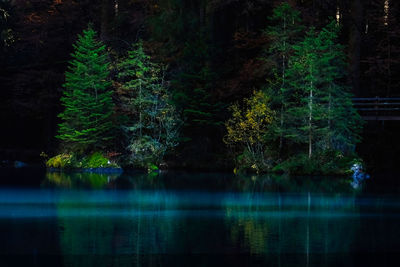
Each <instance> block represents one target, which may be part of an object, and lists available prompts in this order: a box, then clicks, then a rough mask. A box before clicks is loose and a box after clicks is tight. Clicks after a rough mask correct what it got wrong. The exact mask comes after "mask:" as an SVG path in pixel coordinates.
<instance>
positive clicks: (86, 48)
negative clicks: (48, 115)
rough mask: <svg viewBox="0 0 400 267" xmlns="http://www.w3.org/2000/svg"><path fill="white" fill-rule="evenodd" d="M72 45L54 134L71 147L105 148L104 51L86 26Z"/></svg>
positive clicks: (108, 111)
mask: <svg viewBox="0 0 400 267" xmlns="http://www.w3.org/2000/svg"><path fill="white" fill-rule="evenodd" d="M74 49H75V52H74V53H73V54H72V55H71V56H72V57H73V59H72V60H71V61H70V66H69V70H68V71H67V72H66V73H65V84H64V88H65V90H64V92H63V97H62V98H61V103H62V105H63V106H64V107H65V110H64V111H63V112H62V113H61V114H59V117H60V118H61V119H62V121H63V122H62V123H61V124H59V127H60V128H59V135H57V138H59V139H61V140H63V141H64V142H65V144H66V149H67V150H71V151H81V152H82V151H86V150H96V149H101V148H105V147H106V146H107V144H108V142H109V141H110V140H111V139H112V138H113V137H112V129H113V125H112V114H113V102H112V98H111V95H112V90H111V89H110V85H111V82H110V81H109V80H108V76H109V70H108V66H109V63H108V55H107V53H106V49H105V46H104V45H103V44H102V43H101V42H100V41H97V40H96V32H95V31H94V30H93V29H92V28H91V27H90V26H89V28H88V29H87V30H84V31H83V35H79V36H78V41H77V42H76V44H75V45H74Z"/></svg>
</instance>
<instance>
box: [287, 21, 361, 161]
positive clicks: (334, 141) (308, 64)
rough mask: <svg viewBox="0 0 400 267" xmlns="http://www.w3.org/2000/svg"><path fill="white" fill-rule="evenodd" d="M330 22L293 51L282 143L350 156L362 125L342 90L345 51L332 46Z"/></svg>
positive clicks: (333, 30) (334, 42)
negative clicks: (327, 150) (343, 153)
mask: <svg viewBox="0 0 400 267" xmlns="http://www.w3.org/2000/svg"><path fill="white" fill-rule="evenodd" d="M338 33H339V28H338V26H337V25H336V22H335V21H332V22H331V23H330V24H329V25H327V26H326V27H325V28H323V29H322V30H321V31H319V32H317V31H316V30H315V29H314V28H310V29H309V31H308V32H307V34H306V36H305V38H304V40H303V41H301V42H299V43H298V44H296V45H295V46H294V50H295V53H294V55H293V57H292V59H291V62H292V63H291V65H290V66H289V69H288V80H289V81H290V87H291V88H290V92H291V97H290V98H288V99H287V100H286V101H285V102H286V104H287V114H286V117H287V127H286V129H285V131H284V135H285V137H286V138H287V139H288V140H289V141H290V142H292V143H295V144H307V146H308V154H309V157H311V156H312V153H313V150H326V149H334V150H339V151H342V152H349V153H350V152H352V151H354V147H355V144H356V143H357V142H358V141H359V135H358V133H359V132H360V129H361V125H362V121H361V118H360V116H359V115H358V113H357V112H356V111H355V109H354V108H353V106H352V103H351V95H350V94H349V92H348V87H346V86H345V85H344V84H343V82H342V81H343V80H344V79H343V78H344V76H345V73H344V70H345V69H346V67H345V63H344V59H345V54H344V49H343V47H342V46H341V45H340V44H338V43H337V38H338Z"/></svg>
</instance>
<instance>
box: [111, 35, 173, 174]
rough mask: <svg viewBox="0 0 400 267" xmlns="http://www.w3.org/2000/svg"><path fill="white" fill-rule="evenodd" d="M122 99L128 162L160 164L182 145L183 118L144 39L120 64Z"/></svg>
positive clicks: (143, 164) (120, 98) (139, 164)
mask: <svg viewBox="0 0 400 267" xmlns="http://www.w3.org/2000/svg"><path fill="white" fill-rule="evenodd" d="M117 67H118V71H119V72H118V84H119V86H120V88H119V90H118V92H119V101H120V105H121V106H122V107H123V112H124V114H126V117H127V120H126V121H127V123H126V124H125V125H123V130H124V131H125V136H126V143H127V145H126V146H127V150H128V153H129V155H130V156H129V159H128V164H133V165H136V166H140V167H147V165H148V164H149V163H152V164H159V163H160V162H161V161H162V160H163V158H164V155H165V154H166V153H167V152H169V151H170V150H171V149H173V148H174V147H175V146H177V145H178V136H179V128H180V124H181V121H180V119H179V118H178V116H177V114H176V111H175V107H174V106H173V105H171V104H170V95H169V92H168V90H167V86H166V84H165V83H164V74H163V70H162V68H161V67H160V66H159V65H157V64H155V63H152V62H151V61H150V57H149V56H147V55H146V54H145V52H144V50H143V45H142V43H141V42H139V43H137V44H135V45H134V47H133V50H131V51H129V52H128V56H127V57H126V58H124V59H123V60H122V61H121V62H120V63H118V65H117Z"/></svg>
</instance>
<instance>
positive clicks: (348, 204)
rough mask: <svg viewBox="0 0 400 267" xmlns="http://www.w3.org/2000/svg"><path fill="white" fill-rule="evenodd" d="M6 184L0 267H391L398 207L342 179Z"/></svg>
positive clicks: (93, 178)
mask: <svg viewBox="0 0 400 267" xmlns="http://www.w3.org/2000/svg"><path fill="white" fill-rule="evenodd" d="M7 175H13V176H14V178H12V177H9V178H8V180H10V179H11V180H12V179H17V178H20V179H22V180H23V179H27V177H29V176H30V177H31V178H32V180H31V183H30V184H29V186H25V187H23V188H21V187H20V186H18V187H17V186H15V185H13V183H8V184H7V183H6V184H5V185H3V186H2V187H1V188H0V237H1V242H0V266H97V267H101V266H215V265H218V266H225V265H226V266H249V265H256V266H389V265H390V266H399V262H396V259H397V256H396V254H397V253H398V252H400V228H399V225H400V213H399V211H400V198H398V197H395V196H393V195H377V194H365V193H362V192H360V190H358V191H354V190H353V189H352V188H351V187H350V185H349V182H348V181H340V180H337V179H334V178H331V180H332V181H330V182H327V181H326V180H318V179H313V180H311V179H309V178H307V177H298V178H296V179H295V182H293V180H289V178H287V177H269V176H264V177H256V176H253V177H251V176H250V177H234V176H231V175H229V174H193V173H192V174H190V173H187V174H185V173H168V174H164V175H161V176H149V175H143V174H131V175H127V174H123V175H120V176H118V175H99V174H82V173H81V174H78V173H75V174H61V173H44V172H36V173H35V172H29V171H25V173H22V174H21V173H16V172H8V174H7ZM5 180H7V178H6V179H5Z"/></svg>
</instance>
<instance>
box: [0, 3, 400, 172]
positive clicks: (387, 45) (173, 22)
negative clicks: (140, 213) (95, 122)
mask: <svg viewBox="0 0 400 267" xmlns="http://www.w3.org/2000/svg"><path fill="white" fill-rule="evenodd" d="M280 2H281V1H267V0H240V1H239V0H187V1H184V0H159V1H156V0H147V1H146V0H130V1H129V0H115V1H111V0H94V1H88V0H83V1H71V0H55V1H40V0H37V1H20V0H14V1H1V2H0V8H1V10H2V11H0V19H1V24H0V26H1V29H0V31H1V32H2V34H1V40H0V41H1V44H0V45H1V50H0V58H1V61H0V88H1V90H0V120H1V122H0V125H1V129H2V134H1V135H2V137H1V141H0V159H11V160H17V159H18V160H25V161H32V160H33V161H38V160H40V158H39V154H40V152H42V151H44V152H46V153H48V154H52V153H54V152H56V150H57V144H58V142H57V140H56V139H55V138H54V136H55V134H56V131H57V123H59V119H58V118H57V114H58V113H59V112H60V111H61V110H62V109H61V106H60V102H59V99H60V96H61V92H62V87H61V85H62V84H63V82H64V72H65V70H66V68H67V61H68V60H69V59H70V53H71V52H72V44H73V43H74V42H75V41H76V38H77V34H80V33H81V32H82V29H84V28H86V27H87V24H88V23H89V22H93V25H94V28H95V29H96V30H97V31H98V32H99V34H100V38H101V39H102V40H103V41H104V42H105V43H106V44H107V46H108V49H109V50H110V52H111V53H110V55H111V56H113V57H117V56H118V55H119V54H121V53H123V52H124V51H125V50H126V49H127V48H129V46H130V44H131V43H133V42H136V41H138V40H139V39H143V40H144V45H145V48H146V51H147V52H148V53H149V54H150V55H151V56H152V58H153V59H154V60H156V61H158V62H160V63H163V64H165V65H168V73H167V79H168V80H169V81H170V83H171V87H172V88H180V90H179V92H183V94H186V95H192V99H191V100H192V102H190V101H189V102H187V105H188V106H187V108H191V105H195V104H196V105H197V104H199V103H200V104H201V103H207V104H208V105H207V106H205V107H204V109H203V111H206V113H207V114H206V117H207V119H206V120H205V121H206V123H203V124H201V125H200V124H199V125H196V124H191V125H187V126H186V127H185V129H184V132H183V134H184V135H185V136H188V137H190V139H191V141H188V142H186V143H185V144H184V145H183V146H181V148H180V149H179V153H178V156H177V158H178V160H179V159H180V158H187V155H195V156H193V161H195V162H209V161H213V160H214V161H215V159H218V158H221V155H224V154H225V153H226V150H225V147H224V144H223V143H222V137H223V135H224V134H225V132H224V127H223V122H224V121H225V120H226V118H227V116H228V115H229V114H228V112H227V109H226V107H227V106H228V105H229V104H230V103H232V102H234V101H236V100H240V99H242V98H243V97H247V96H249V94H250V93H251V92H252V91H253V90H254V89H255V88H262V86H263V85H264V84H265V81H266V79H268V78H269V73H270V72H269V70H270V66H268V65H266V64H265V62H264V61H263V60H262V57H263V51H265V49H267V47H268V43H269V40H268V39H267V38H266V37H265V35H264V34H263V30H264V29H265V28H266V26H267V25H268V20H267V17H268V16H270V15H271V10H272V8H273V7H274V6H275V5H277V4H279V3H280ZM289 2H291V3H292V4H293V5H294V6H296V7H297V9H299V10H300V11H301V12H302V18H303V20H304V23H305V24H306V25H314V26H315V27H317V28H319V27H322V26H323V25H326V24H327V23H328V22H329V20H330V18H336V19H338V20H339V23H340V24H341V25H342V33H341V43H342V44H344V45H345V46H346V49H347V50H346V53H347V55H348V63H349V77H348V79H349V84H351V85H352V88H353V93H354V94H355V95H356V96H358V97H375V96H380V97H400V92H399V90H398V88H399V83H400V75H399V71H400V40H399V39H400V30H399V27H398V21H397V19H398V18H399V17H400V6H399V3H398V2H397V1H385V0H367V1H362V0H351V1H348V0H297V1H289ZM2 13H3V15H2ZM4 14H7V16H6V15H4ZM199 73H201V75H200V74H199ZM114 75H115V73H114ZM188 77H190V79H188ZM195 88H200V89H201V90H197V91H196V92H200V93H199V94H198V95H196V94H195V93H193V92H194V89H195ZM179 97H182V95H176V98H177V99H178V100H177V103H178V105H179V103H184V101H181V102H179V99H180V98H179ZM399 125H400V122H397V121H391V122H389V121H387V122H368V124H366V126H365V129H364V133H363V142H362V143H361V144H360V145H359V146H358V150H359V153H360V155H361V157H363V158H364V159H365V161H366V162H367V163H368V164H369V165H370V166H372V168H374V169H384V170H390V169H391V168H393V166H395V164H396V160H395V159H396V158H398V156H397V155H398V152H399V145H398V141H397V136H398V133H399ZM200 165H201V164H200Z"/></svg>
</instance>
